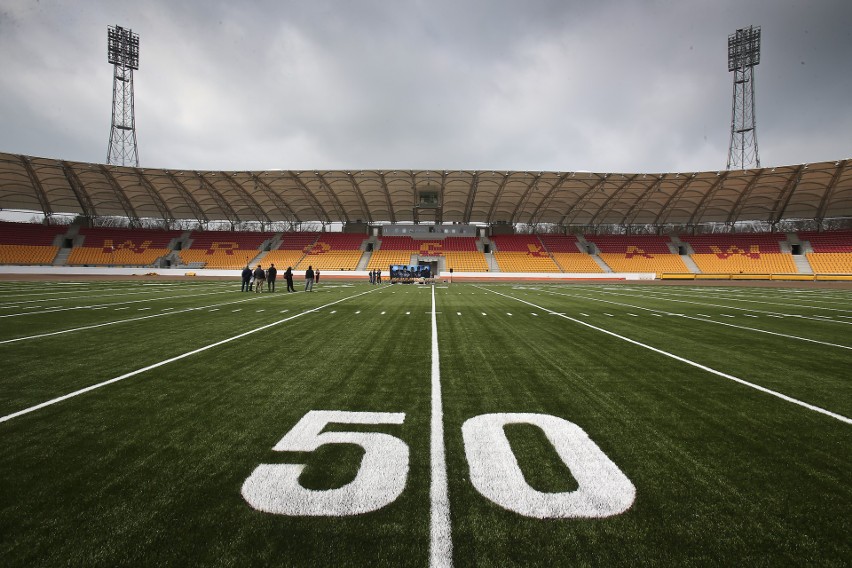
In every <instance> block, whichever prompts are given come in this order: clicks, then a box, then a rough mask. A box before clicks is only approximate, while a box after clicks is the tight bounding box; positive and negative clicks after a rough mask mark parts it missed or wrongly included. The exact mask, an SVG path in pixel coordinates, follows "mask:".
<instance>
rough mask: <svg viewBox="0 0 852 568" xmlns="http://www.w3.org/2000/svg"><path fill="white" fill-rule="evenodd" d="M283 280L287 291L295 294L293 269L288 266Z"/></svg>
mask: <svg viewBox="0 0 852 568" xmlns="http://www.w3.org/2000/svg"><path fill="white" fill-rule="evenodd" d="M284 280H286V281H287V291H288V292H295V291H296V289H295V288H293V268H292V267H290V266H288V267H287V270H285V271H284Z"/></svg>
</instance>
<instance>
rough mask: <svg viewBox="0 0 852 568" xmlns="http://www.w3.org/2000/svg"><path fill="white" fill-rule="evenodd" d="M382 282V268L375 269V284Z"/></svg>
mask: <svg viewBox="0 0 852 568" xmlns="http://www.w3.org/2000/svg"><path fill="white" fill-rule="evenodd" d="M381 283H382V269H381V268H380V269H378V270H376V284H381Z"/></svg>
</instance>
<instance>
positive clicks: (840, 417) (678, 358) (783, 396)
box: [484, 288, 852, 424]
mask: <svg viewBox="0 0 852 568" xmlns="http://www.w3.org/2000/svg"><path fill="white" fill-rule="evenodd" d="M484 289H485V290H489V291H490V292H491V293H493V294H497V295H498V296H503V297H504V298H511V299H512V300H515V301H518V302H522V303H524V304H527V305H529V306H532V307H534V308H539V309H541V310H544V311H550V310H548V309H547V308H544V307H541V306H537V305H535V304H533V303H532V302H528V301H526V300H522V299H521V298H516V297H514V296H509V295H508V294H503V293H502V292H496V291H494V290H490V289H489V288H484ZM562 317H563V318H565V319H567V320H569V321H572V322H574V323H578V324H580V325H582V326H585V327H588V328H590V329H594V330H595V331H600V332H601V333H605V334H607V335H610V336H612V337H615V338H617V339H621V340H622V341H626V342H627V343H632V344H633V345H637V346H639V347H642V348H644V349H648V350H649V351H653V352H654V353H658V354H660V355H663V356H665V357H670V358H672V359H674V360H675V361H680V362H681V363H686V364H687V365H691V366H693V367H695V368H697V369H701V370H702V371H707V372H708V373H712V374H714V375H717V376H719V377H722V378H724V379H728V380H730V381H734V382H736V383H739V384H741V385H745V386H747V387H751V388H753V389H755V390H758V391H760V392H763V393H766V394H769V395H772V396H774V397H777V398H780V399H781V400H786V401H787V402H791V403H793V404H796V405H798V406H801V407H803V408H807V409H808V410H813V411H814V412H819V413H820V414H824V415H826V416H830V417H831V418H834V419H836V420H839V421H841V422H845V423H846V424H852V418H848V417H846V416H843V415H842V414H837V413H836V412H832V411H830V410H826V409H825V408H821V407H819V406H815V405H813V404H810V403H807V402H805V401H803V400H799V399H797V398H793V397H792V396H787V395H786V394H783V393H780V392H778V391H774V390H772V389H768V388H766V387H762V386H760V385H758V384H756V383H752V382H749V381H746V380H745V379H740V378H739V377H735V376H733V375H729V374H727V373H723V372H722V371H717V370H716V369H713V368H712V367H708V366H706V365H702V364H701V363H698V362H696V361H692V360H690V359H687V358H685V357H681V356H679V355H675V354H674V353H670V352H668V351H664V350H662V349H658V348H656V347H652V346H651V345H648V344H647V343H642V342H641V341H636V340H635V339H630V338H629V337H625V336H623V335H619V334H617V333H615V332H613V331H609V330H607V329H604V328H602V327H597V326H595V325H592V324H590V323H586V322H584V321H583V320H578V319H575V318H572V317H569V316H562Z"/></svg>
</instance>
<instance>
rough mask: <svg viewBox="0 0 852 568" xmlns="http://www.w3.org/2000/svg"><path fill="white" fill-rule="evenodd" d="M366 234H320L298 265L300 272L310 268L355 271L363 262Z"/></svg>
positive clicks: (306, 250)
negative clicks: (359, 263)
mask: <svg viewBox="0 0 852 568" xmlns="http://www.w3.org/2000/svg"><path fill="white" fill-rule="evenodd" d="M366 238H367V237H366V235H364V234H353V233H320V234H319V236H318V237H317V239H316V242H314V243H313V244H312V245H310V246H309V247H307V248H306V249H305V256H304V257H302V259H301V261H300V262H299V264H298V268H299V269H300V270H305V269H307V268H308V266H312V267H314V269H320V270H355V269H356V268H357V267H358V261H360V260H361V254H363V253H362V251H361V244H362V243H363V242H364V240H366Z"/></svg>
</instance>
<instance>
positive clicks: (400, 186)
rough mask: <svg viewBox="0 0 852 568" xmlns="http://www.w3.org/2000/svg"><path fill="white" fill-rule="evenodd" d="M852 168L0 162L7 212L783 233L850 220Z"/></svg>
mask: <svg viewBox="0 0 852 568" xmlns="http://www.w3.org/2000/svg"><path fill="white" fill-rule="evenodd" d="M850 162H852V160H849V159H846V160H839V161H836V162H821V163H816V164H800V165H794V166H780V167H774V168H757V169H751V170H734V171H719V172H716V171H710V172H679V173H662V174H661V173H653V174H652V173H638V174H637V173H593V172H524V171H462V170H458V171H441V170H384V171H378V170H362V171H354V170H353V171H339V170H307V171H292V170H268V171H194V170H164V169H150V168H144V169H143V168H131V167H123V166H108V165H103V164H89V163H83V162H69V161H65V160H57V159H51V158H36V157H31V156H23V155H18V154H5V153H0V208H3V209H25V210H35V211H42V212H44V213H45V214H47V215H52V214H57V213H72V214H82V215H86V216H112V215H116V216H125V217H129V218H131V219H139V218H144V217H154V218H161V219H196V220H198V221H202V222H203V221H214V220H227V221H231V222H241V221H260V222H271V221H289V222H296V223H298V222H310V221H320V222H326V223H330V222H343V223H348V222H353V221H362V222H367V223H383V222H391V223H399V222H418V221H428V222H433V221H434V222H442V223H450V222H460V223H487V224H494V223H509V224H514V223H526V224H538V223H553V224H558V225H566V226H572V225H574V226H595V225H628V226H629V225H647V224H651V225H665V224H684V225H699V224H704V223H735V222H738V221H764V222H769V223H776V222H778V221H781V220H784V219H817V220H823V219H830V218H839V217H852V168H850Z"/></svg>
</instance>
